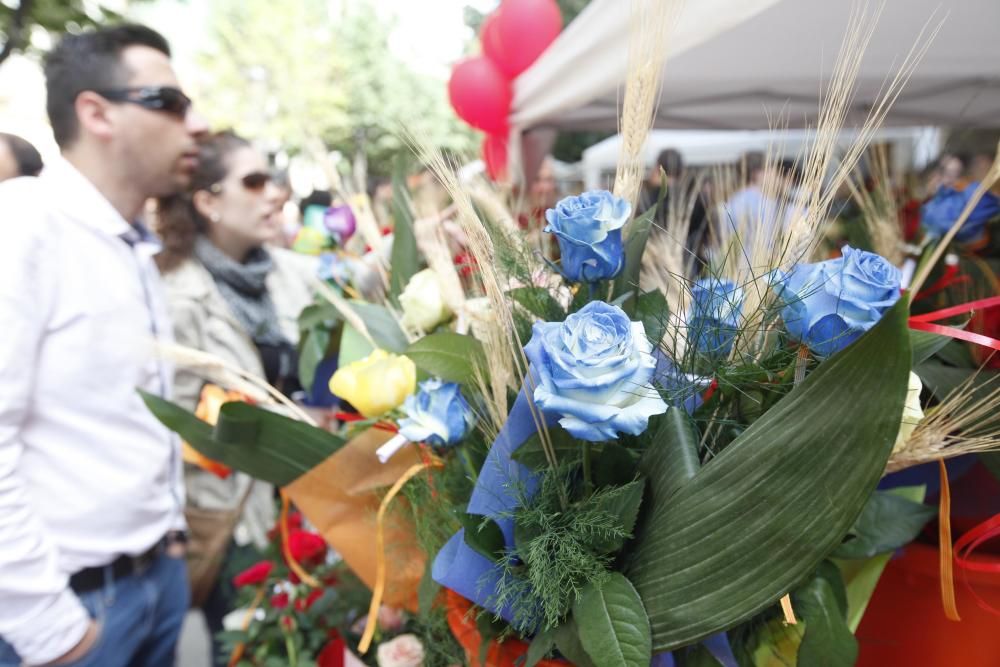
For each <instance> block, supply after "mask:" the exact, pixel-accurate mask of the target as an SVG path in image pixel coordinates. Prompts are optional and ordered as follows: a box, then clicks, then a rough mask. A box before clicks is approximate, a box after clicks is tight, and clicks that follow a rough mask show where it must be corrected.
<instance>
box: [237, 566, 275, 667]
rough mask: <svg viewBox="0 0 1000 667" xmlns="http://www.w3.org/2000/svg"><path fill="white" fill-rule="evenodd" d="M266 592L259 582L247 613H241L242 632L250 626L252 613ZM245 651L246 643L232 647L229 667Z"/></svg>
mask: <svg viewBox="0 0 1000 667" xmlns="http://www.w3.org/2000/svg"><path fill="white" fill-rule="evenodd" d="M265 592H266V589H265V585H264V584H261V586H260V588H259V589H258V590H257V595H256V597H254V599H253V602H251V603H250V607H249V608H248V609H247V613H245V614H243V626H242V630H243V632H246V630H247V628H249V627H250V621H252V620H253V613H254V612H255V611H257V607H259V606H260V603H261V601H263V599H264V593H265ZM245 651H246V644H244V643H243V642H240V643H239V644H237V645H236V648H234V649H233V654H232V655H231V656H229V667H236V665H237V664H238V663H239V661H240V660H242V659H243V653H244V652H245Z"/></svg>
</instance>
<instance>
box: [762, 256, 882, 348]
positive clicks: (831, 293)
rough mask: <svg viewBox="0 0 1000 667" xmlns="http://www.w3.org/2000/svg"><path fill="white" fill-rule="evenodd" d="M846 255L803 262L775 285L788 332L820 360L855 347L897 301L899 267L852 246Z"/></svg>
mask: <svg viewBox="0 0 1000 667" xmlns="http://www.w3.org/2000/svg"><path fill="white" fill-rule="evenodd" d="M842 252H843V256H842V257H838V258H837V259H831V260H827V261H825V262H818V263H816V264H800V265H798V266H796V267H795V268H794V269H792V270H791V271H790V272H789V273H788V274H787V275H785V276H783V277H782V278H781V279H780V280H779V282H778V283H777V285H776V289H777V292H778V295H779V297H780V298H781V300H782V301H783V302H784V307H783V308H782V311H781V318H782V320H784V322H785V328H786V329H787V330H788V333H789V334H790V335H791V337H792V338H793V339H794V340H796V341H798V342H800V343H802V344H804V345H806V346H808V347H809V349H811V350H812V351H813V352H815V353H816V354H817V355H819V356H821V357H827V356H830V355H831V354H833V353H835V352H839V351H840V350H842V349H844V348H845V347H847V346H848V345H850V344H851V343H853V342H854V341H855V340H857V339H858V338H859V337H860V336H861V334H863V333H864V332H865V331H868V330H869V329H871V328H872V327H873V326H875V323H876V322H878V321H879V320H880V319H882V315H883V314H885V312H886V311H887V310H889V308H891V307H892V305H893V304H895V303H896V301H897V300H898V299H899V285H900V279H901V275H900V272H899V269H897V268H896V267H895V266H893V265H892V264H890V263H889V262H888V261H887V260H886V259H885V258H884V257H882V256H881V255H876V254H875V253H873V252H866V251H864V250H855V249H854V248H851V247H850V246H844V248H843V251H842Z"/></svg>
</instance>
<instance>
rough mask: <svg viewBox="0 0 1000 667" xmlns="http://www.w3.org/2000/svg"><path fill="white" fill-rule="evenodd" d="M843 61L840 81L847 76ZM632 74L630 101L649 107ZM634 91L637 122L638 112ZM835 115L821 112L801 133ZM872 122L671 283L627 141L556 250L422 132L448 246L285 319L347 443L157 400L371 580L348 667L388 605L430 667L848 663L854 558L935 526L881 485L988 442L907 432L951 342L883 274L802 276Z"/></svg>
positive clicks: (933, 426)
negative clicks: (640, 202) (448, 218)
mask: <svg viewBox="0 0 1000 667" xmlns="http://www.w3.org/2000/svg"><path fill="white" fill-rule="evenodd" d="M856 28H857V27H856ZM857 34H861V32H860V30H856V32H855V33H850V35H855V37H854V38H851V36H850V35H849V38H848V39H847V40H846V41H845V45H844V47H843V51H844V53H846V54H854V53H856V52H857V51H858V49H859V48H860V47H862V46H863V43H862V44H858V43H856V41H852V39H854V40H857V39H861V38H859V37H857V36H856V35H857ZM638 41H639V42H640V43H646V42H645V41H644V40H643V39H640V40H638ZM661 41H662V40H661ZM861 41H862V42H863V41H864V40H863V39H862V40H861ZM650 43H658V42H656V40H650ZM658 48H662V47H658ZM851 57H853V56H851ZM653 60H654V65H655V64H656V63H655V60H656V59H655V58H654V59H653ZM911 65H912V64H910V63H909V61H907V63H904V68H905V67H907V66H911ZM838 67H840V68H842V69H843V70H844V72H842V75H843V76H840V77H834V78H835V80H837V81H839V82H840V83H839V84H838V85H845V84H844V83H843V81H844V80H845V78H846V79H847V80H849V75H848V73H849V71H850V59H849V58H848V59H847V60H845V61H843V62H842V63H841V65H839V66H838ZM649 71H653V72H655V73H657V74H658V72H659V71H660V69H659V67H650V68H640V69H638V70H637V72H638V73H637V74H636V81H635V82H633V81H630V83H629V85H630V86H632V85H633V84H636V87H638V88H639V89H643V90H648V86H647V88H643V87H642V85H641V84H643V80H642V77H644V76H648V72H649ZM646 83H647V84H648V83H649V82H648V81H646ZM898 85H899V83H898V82H894V83H893V85H892V86H890V87H889V89H888V90H887V92H886V96H887V99H891V97H892V95H893V92H894V90H896V87H897V86H898ZM628 90H629V88H628V86H627V92H626V101H625V111H624V114H625V118H624V119H623V123H622V125H623V127H626V128H634V127H635V126H636V123H637V121H636V119H637V118H649V117H650V115H649V113H650V109H651V105H652V98H655V95H653V96H652V98H650V97H649V96H638V97H636V96H634V95H630V94H629V93H628ZM841 92H842V91H841ZM849 99H850V96H849V95H831V100H832V101H831V102H830V104H829V108H827V109H825V110H824V115H823V117H822V119H821V127H820V131H819V132H818V134H819V135H820V136H829V135H831V134H833V135H835V134H836V132H837V131H838V130H839V128H840V124H841V123H842V122H843V118H844V113H845V111H846V105H847V103H848V102H847V101H848V100H849ZM879 109H880V110H881V111H879V113H884V108H883V107H881V106H880V107H879ZM879 120H880V117H879V116H878V114H876V115H875V116H874V117H873V118H872V119H871V121H870V122H869V124H868V125H866V126H865V128H864V131H862V132H860V133H859V135H858V136H859V140H858V141H859V145H858V146H856V147H854V148H852V149H851V150H850V151H848V153H847V154H846V155H845V156H844V157H843V158H842V164H841V165H840V167H839V168H838V170H837V172H836V173H837V176H836V177H835V178H834V179H833V181H832V182H825V181H824V176H825V174H826V173H827V171H828V168H829V167H830V165H831V163H832V161H833V155H834V152H835V149H836V146H835V144H834V143H833V142H832V141H826V142H822V141H821V142H817V144H816V145H815V146H814V147H812V148H811V149H810V153H809V154H808V155H807V156H806V158H805V173H806V174H807V177H806V181H805V183H804V185H803V191H804V192H806V193H807V196H806V197H805V201H804V205H803V206H802V207H800V208H797V209H796V210H795V211H793V212H792V214H791V215H790V217H789V222H788V224H786V225H774V226H771V227H769V228H767V229H763V230H756V231H755V230H754V229H752V228H746V227H741V226H740V225H729V226H727V225H726V222H727V221H726V220H725V219H723V220H721V221H718V222H717V223H716V224H718V225H719V230H718V233H717V234H715V235H714V238H715V241H714V243H713V247H712V248H711V251H710V253H709V254H710V257H709V260H708V262H707V263H706V264H705V265H704V266H703V267H702V268H701V270H700V272H699V275H698V276H696V277H689V276H687V275H685V274H684V273H682V272H679V271H671V270H670V266H671V265H670V261H672V260H671V258H676V255H677V253H674V252H673V247H672V246H677V245H678V241H677V240H676V237H674V238H671V230H672V229H673V223H671V222H670V221H668V222H667V224H666V226H665V227H664V228H660V227H655V226H654V225H653V222H652V221H653V220H654V214H655V208H654V209H652V210H650V211H646V212H645V213H643V214H641V215H635V214H634V205H633V202H634V200H635V198H636V193H637V189H638V178H637V175H638V172H637V170H636V168H635V166H634V165H636V164H639V162H638V160H637V156H638V153H639V151H640V150H641V146H642V139H643V138H644V133H642V132H639V133H638V136H637V137H635V136H633V137H630V138H629V140H628V141H626V148H625V153H626V154H625V155H623V159H622V162H621V164H622V166H621V167H620V170H619V174H618V177H617V178H616V181H615V191H614V192H607V191H598V192H589V193H584V194H583V195H580V196H577V197H569V198H566V199H564V200H563V201H561V202H560V203H559V204H558V205H557V206H556V207H555V208H553V209H551V210H549V211H547V213H546V220H547V226H546V230H545V231H546V232H547V233H548V234H550V235H552V237H554V238H555V240H556V242H557V245H558V248H559V260H558V261H553V259H552V258H550V257H548V256H545V255H544V254H542V253H540V252H537V251H536V249H535V248H532V247H530V246H529V245H528V244H527V242H526V241H525V239H524V238H523V237H522V236H520V235H519V234H518V233H517V232H516V228H515V227H514V226H513V225H512V224H511V219H512V216H510V215H509V214H506V215H505V213H504V210H503V206H502V205H497V201H498V198H497V197H496V196H495V195H491V194H490V193H489V192H485V193H484V192H483V191H481V190H478V189H475V188H470V187H468V186H467V185H465V184H462V183H460V182H459V180H458V178H457V176H456V175H455V172H454V170H453V169H451V168H450V166H449V165H447V164H446V163H445V162H444V160H443V159H442V158H441V157H440V155H439V154H438V153H437V152H436V151H435V149H434V148H433V147H430V146H421V145H419V142H416V143H417V144H418V146H417V148H418V150H419V151H420V154H421V158H422V159H423V160H424V162H425V163H426V164H428V165H429V166H430V167H431V168H432V170H433V171H434V172H435V174H436V175H437V177H438V179H439V180H440V181H441V183H442V184H443V186H444V187H445V189H446V190H447V192H448V194H449V195H450V197H451V199H452V202H453V203H452V211H453V213H454V224H455V225H457V227H458V230H459V232H460V234H456V235H452V236H451V237H450V238H448V237H446V234H445V231H444V225H443V224H442V223H441V222H440V221H439V220H434V219H423V220H415V219H414V218H413V216H412V215H405V214H404V215H399V216H397V219H396V221H395V222H396V228H395V230H394V239H393V247H392V251H391V256H392V258H393V260H392V263H391V265H390V266H391V276H388V277H387V280H386V284H387V290H386V293H385V297H384V299H383V300H381V301H374V302H373V301H367V302H366V301H363V300H359V299H351V298H350V296H351V294H350V291H349V290H347V289H344V286H342V285H338V286H336V287H339V288H340V289H339V290H338V289H337V288H336V287H335V286H331V285H329V284H327V285H320V286H318V289H319V291H320V293H321V295H322V297H323V299H324V303H321V304H317V305H316V306H314V307H313V310H311V311H309V312H307V313H304V314H303V323H304V324H305V325H307V326H308V327H309V328H310V330H311V331H312V332H313V336H314V337H315V339H316V341H317V342H319V343H320V344H319V345H317V346H316V350H317V352H316V353H315V354H313V355H312V360H313V361H314V362H317V363H318V362H319V361H321V360H322V359H323V358H325V357H326V356H328V355H331V354H335V355H336V356H337V357H338V361H339V364H338V365H339V368H338V370H337V372H336V373H334V374H333V377H332V378H331V380H330V388H331V390H332V392H333V393H334V394H335V395H337V396H339V397H340V398H341V399H342V400H343V401H344V402H345V406H344V413H345V414H344V415H343V417H344V419H343V421H344V422H346V423H345V425H344V426H343V428H342V429H341V430H340V431H339V432H338V433H329V432H325V431H322V430H320V429H316V428H312V427H310V426H308V425H307V424H304V423H302V422H301V421H297V420H295V419H292V418H289V417H283V416H279V415H276V414H273V413H269V412H267V411H266V410H264V409H261V408H259V407H253V406H247V405H242V404H236V403H231V404H227V405H225V406H223V408H222V410H221V414H220V419H219V423H218V424H217V425H216V426H215V427H214V428H213V427H210V426H208V425H207V424H204V423H203V422H200V421H198V420H197V419H196V418H195V417H194V416H193V415H190V414H187V413H184V412H183V411H181V410H179V409H178V408H176V406H172V405H171V404H169V403H167V402H165V401H162V400H159V399H156V398H154V397H147V404H148V405H149V406H150V408H151V409H152V410H153V412H154V413H155V414H157V416H158V417H159V418H160V419H161V420H162V421H164V423H166V424H167V425H168V426H170V427H171V428H174V429H175V430H177V431H178V432H180V433H181V434H182V435H184V437H185V439H186V440H187V442H189V443H190V444H191V445H192V447H194V448H196V449H198V451H200V452H201V453H202V454H204V455H205V456H207V457H209V458H211V459H214V460H218V461H221V462H222V463H224V464H226V465H229V466H232V467H235V468H238V469H240V470H244V471H246V472H248V473H250V474H252V475H255V476H258V477H261V478H263V479H267V480H269V481H272V482H274V483H275V484H277V485H278V486H281V487H284V490H285V492H286V495H288V496H291V497H292V499H293V500H294V501H295V502H296V503H297V504H298V506H299V507H300V509H301V510H302V511H303V513H304V514H305V515H306V516H307V517H308V518H309V519H310V521H311V522H312V523H313V524H315V525H316V526H317V527H318V529H319V531H320V532H321V533H322V534H323V535H324V537H326V539H327V541H328V542H329V543H330V544H331V545H332V546H333V547H334V548H335V549H337V550H338V551H339V552H340V553H341V554H342V555H343V556H344V559H345V562H346V564H347V565H348V566H349V567H351V569H352V570H354V571H355V572H357V573H358V576H359V578H360V579H361V580H362V581H364V583H365V584H366V585H367V586H369V587H370V588H371V590H372V595H371V599H370V601H369V615H368V623H367V624H366V627H365V632H364V633H363V635H362V636H361V638H360V640H359V643H358V650H359V652H360V653H361V654H363V655H365V654H367V653H368V651H369V648H370V646H371V645H372V642H373V641H376V640H377V633H378V632H379V630H378V611H379V609H380V608H381V606H382V603H383V602H384V601H390V602H391V603H392V604H396V605H399V606H403V607H406V608H408V609H409V610H411V612H412V613H413V614H414V624H415V627H416V628H417V629H418V632H419V634H421V635H422V637H423V638H424V642H423V644H424V646H425V647H426V648H427V649H428V653H427V655H426V656H425V657H424V664H428V665H439V664H440V665H449V664H454V663H456V662H465V663H466V664H470V665H479V664H482V665H514V664H524V665H526V667H532V666H533V665H538V664H546V665H550V664H574V665H578V666H580V667H586V666H587V665H596V666H598V667H604V666H605V665H628V666H636V667H645V666H646V665H651V664H657V665H660V664H683V665H702V664H723V665H763V664H800V665H816V664H828V665H851V664H853V663H854V661H855V659H856V656H857V652H858V646H857V642H856V640H855V638H854V636H853V631H854V630H855V629H856V628H857V626H858V623H859V622H860V618H861V616H862V614H863V612H864V607H865V604H866V601H867V599H868V597H869V596H870V595H871V591H872V589H873V587H874V581H873V577H872V576H871V568H870V567H869V564H870V563H871V560H870V559H872V558H875V557H883V558H884V557H885V556H884V555H885V554H889V553H891V552H892V551H894V550H895V549H897V548H899V547H900V546H902V545H903V544H906V543H907V542H909V541H910V540H912V539H913V538H914V537H915V536H916V535H917V534H918V533H919V532H920V530H921V529H922V528H923V526H924V524H925V523H926V522H927V521H928V520H929V519H930V518H931V516H932V515H933V514H934V512H933V510H929V509H928V508H927V507H925V506H924V505H922V504H921V503H920V502H919V501H920V500H921V498H922V490H920V489H901V490H895V491H891V492H889V491H879V490H877V489H876V486H877V484H878V483H879V480H880V479H881V478H882V477H883V475H884V474H885V473H886V472H887V470H889V469H896V468H901V467H906V466H910V465H914V464H916V463H923V462H926V461H934V460H938V459H943V458H946V457H949V456H954V455H956V454H958V453H962V452H965V451H968V450H969V449H970V448H980V449H981V448H988V447H995V446H996V445H997V435H998V429H997V428H996V426H997V425H996V422H995V421H992V422H990V423H989V425H987V426H986V427H985V428H981V426H982V425H981V424H977V425H976V426H975V427H974V428H971V427H970V425H969V423H968V421H967V415H968V412H967V409H966V408H962V409H959V410H958V413H959V417H960V418H957V417H956V413H955V411H954V410H951V409H948V408H942V409H938V410H937V412H936V413H935V414H933V415H930V416H928V417H927V418H926V419H923V412H922V404H921V401H920V388H919V385H916V384H915V383H914V381H913V376H912V374H911V370H912V369H913V367H914V364H919V363H920V362H922V361H924V360H925V359H927V358H929V357H930V356H931V355H933V354H935V353H937V352H939V351H940V350H941V349H943V348H944V346H945V345H946V344H948V343H949V340H950V339H949V338H948V337H946V336H943V335H939V334H938V333H935V332H929V331H919V330H913V328H912V327H911V326H908V324H910V320H909V315H910V312H909V311H910V305H911V295H910V294H909V293H907V292H905V291H903V290H901V287H902V274H901V272H900V270H899V269H898V268H897V267H895V266H894V265H892V264H891V263H890V262H889V261H887V260H886V259H885V258H884V257H882V256H880V255H878V254H875V253H872V252H868V251H863V250H860V249H856V248H852V247H850V246H846V247H844V248H842V249H841V252H840V256H839V257H836V258H833V259H828V260H825V261H811V260H812V258H814V257H815V256H816V254H817V249H818V248H819V246H820V242H821V239H822V237H823V232H824V230H825V228H826V225H827V220H828V215H827V211H828V210H829V208H830V204H831V202H832V200H833V194H834V193H835V192H836V190H837V188H838V187H839V185H840V183H841V182H842V181H843V179H844V178H845V177H846V174H848V173H849V172H850V170H851V168H853V165H854V164H856V162H857V160H858V159H859V157H860V155H861V153H862V151H863V149H864V142H865V141H867V139H869V138H870V137H871V132H872V130H873V129H874V127H876V126H877V125H878V121H879ZM647 129H648V126H647ZM630 151H631V152H630ZM766 189H767V188H766V187H765V190H766ZM660 205H662V197H661V204H660ZM456 244H459V245H461V248H458V249H456V248H455V247H454V246H455V245H456ZM665 248H666V250H668V251H669V252H667V253H664V249H665ZM417 249H419V250H420V254H418V253H417ZM456 250H460V251H461V252H463V253H464V254H466V255H468V256H471V258H472V259H473V261H472V262H471V263H469V265H470V266H472V267H474V269H473V271H471V273H469V274H467V275H460V274H459V273H458V271H456V269H455V266H454V264H453V263H452V258H453V257H454V256H455V254H456ZM420 255H422V256H423V259H424V261H425V262H426V264H427V268H426V269H424V268H422V267H421V266H420V262H419V259H418V258H419V257H420ZM397 260H398V261H397ZM664 266H666V269H664ZM650 276H653V277H654V278H653V279H652V280H651V279H650ZM472 304H475V305H474V306H473V305H472ZM965 396H966V398H967V394H965ZM962 405H966V406H967V405H968V403H967V402H966V403H963V404H962ZM959 407H960V408H961V406H959ZM963 409H966V412H962V410H963ZM961 415H965V417H961ZM963 419H964V420H965V421H963ZM976 429H979V430H978V431H977V430H976ZM285 544H286V548H287V539H286V540H285ZM882 562H883V564H884V560H883V561H882ZM876 569H877V568H876ZM874 579H875V580H877V571H876V575H875V577H874ZM342 632H343V631H342Z"/></svg>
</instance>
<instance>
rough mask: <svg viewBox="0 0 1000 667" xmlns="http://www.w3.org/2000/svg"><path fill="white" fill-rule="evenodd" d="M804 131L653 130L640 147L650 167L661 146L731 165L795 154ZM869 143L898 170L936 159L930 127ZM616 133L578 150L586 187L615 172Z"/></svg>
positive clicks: (687, 160) (691, 161)
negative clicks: (760, 154)
mask: <svg viewBox="0 0 1000 667" xmlns="http://www.w3.org/2000/svg"><path fill="white" fill-rule="evenodd" d="M855 135H856V132H853V131H845V132H842V133H841V136H840V138H839V139H838V144H839V146H840V148H841V149H846V148H847V147H848V146H849V145H850V144H851V142H853V141H854V139H855ZM814 138H815V135H813V134H812V133H810V132H808V131H806V130H783V131H775V132H772V131H768V130H706V131H703V130H653V131H652V132H650V133H649V137H648V139H647V140H646V145H645V146H644V151H643V159H644V161H645V164H646V165H647V166H652V165H653V164H654V162H655V161H656V157H657V155H659V153H660V151H662V150H663V149H665V148H674V149H676V150H677V151H678V152H680V154H681V157H682V158H683V159H684V164H685V165H688V166H708V165H715V164H725V163H735V162H736V161H738V160H739V158H740V156H741V155H743V154H744V153H746V152H748V151H768V150H771V151H773V152H775V153H777V154H778V155H780V156H781V157H786V158H792V159H794V158H797V157H800V156H802V155H803V154H804V149H805V148H806V147H807V146H808V145H809V143H810V142H811V141H812V140H814ZM873 142H874V143H887V144H891V145H892V147H893V150H892V153H891V156H892V162H893V164H892V165H891V168H892V169H893V171H894V172H902V171H905V170H906V169H909V168H911V167H916V168H918V169H919V168H922V167H924V166H925V165H926V164H927V163H928V162H929V161H930V160H932V159H934V158H935V157H937V154H938V152H939V151H940V148H941V132H940V130H938V129H937V128H934V127H892V128H883V129H881V130H879V131H878V132H876V134H875V136H874V137H873ZM621 144H622V139H621V136H620V135H615V136H613V137H608V138H607V139H605V140H604V141H601V142H599V143H597V144H594V145H593V146H591V147H590V148H588V149H587V150H585V151H584V152H583V158H582V159H581V161H580V165H581V170H582V173H583V185H584V187H585V188H586V189H588V190H593V189H597V188H606V187H608V186H609V184H610V181H611V179H612V177H613V176H614V171H615V165H617V164H618V155H619V152H620V150H621Z"/></svg>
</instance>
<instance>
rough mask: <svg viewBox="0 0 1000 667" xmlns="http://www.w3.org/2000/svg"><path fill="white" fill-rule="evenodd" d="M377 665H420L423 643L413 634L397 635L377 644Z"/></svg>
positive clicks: (406, 666) (422, 660)
mask: <svg viewBox="0 0 1000 667" xmlns="http://www.w3.org/2000/svg"><path fill="white" fill-rule="evenodd" d="M377 658H378V667H421V666H422V665H423V664H424V645H423V644H421V643H420V640H419V639H417V637H416V636H415V635H399V636H398V637H396V638H395V639H392V640H390V641H387V642H383V643H382V644H379V646H378V654H377Z"/></svg>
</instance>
